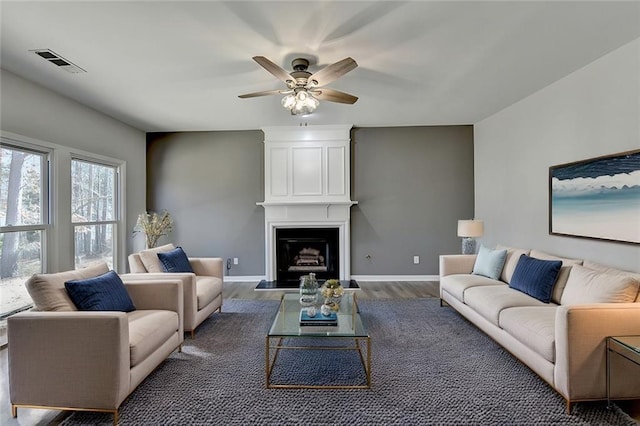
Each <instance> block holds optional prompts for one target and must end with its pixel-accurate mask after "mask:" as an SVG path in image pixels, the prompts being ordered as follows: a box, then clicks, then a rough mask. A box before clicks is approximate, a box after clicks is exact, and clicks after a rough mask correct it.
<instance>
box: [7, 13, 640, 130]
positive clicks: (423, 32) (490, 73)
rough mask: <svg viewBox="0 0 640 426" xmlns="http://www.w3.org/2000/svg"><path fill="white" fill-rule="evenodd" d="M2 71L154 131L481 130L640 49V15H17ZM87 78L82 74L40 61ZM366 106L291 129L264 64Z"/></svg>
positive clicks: (334, 110) (330, 106)
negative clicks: (302, 68)
mask: <svg viewBox="0 0 640 426" xmlns="http://www.w3.org/2000/svg"><path fill="white" fill-rule="evenodd" d="M0 7H1V10H0V12H1V33H0V35H1V37H2V42H1V56H0V64H1V65H2V68H4V69H6V70H9V71H11V72H13V73H16V74H18V75H20V76H22V77H24V78H26V79H28V80H31V81H34V82H37V83H39V84H41V85H43V86H45V87H47V88H49V89H51V90H53V91H55V92H58V93H60V94H63V95H65V96H68V97H70V98H72V99H75V100H77V101H78V102H81V103H83V104H86V105H88V106H90V107H92V108H94V109H96V110H98V111H102V112H103V113H105V114H107V115H109V116H112V117H114V118H116V119H117V120H120V121H122V122H125V123H128V124H130V125H132V126H134V127H136V128H139V129H141V130H145V131H194V130H228V129H259V128H261V127H263V126H274V125H297V124H298V123H300V122H306V123H308V124H354V125H356V126H400V125H442V124H472V123H476V122H478V121H479V120H482V119H484V118H486V117H488V116H490V115H492V114H494V113H496V112H498V111H500V110H501V109H503V108H505V107H507V106H509V105H511V104H512V103H514V102H516V101H518V100H520V99H522V98H524V97H526V96H528V95H530V94H531V93H533V92H535V91H537V90H539V89H541V88H543V87H545V86H547V85H549V84H550V83H552V82H554V81H556V80H558V79H560V78H562V77H564V76H566V75H567V74H569V73H571V72H573V71H575V70H577V69H579V68H581V67H583V66H584V65H586V64H588V63H589V62H592V61H593V60H595V59H597V58H599V57H601V56H603V55H605V54H606V53H608V52H610V51H612V50H614V49H616V48H617V47H620V46H622V45H623V44H626V43H628V42H629V41H631V40H634V39H636V38H638V37H640V2H638V1H623V2H611V1H603V2H594V1H568V2H559V1H554V2H540V1H532V2H525V1H512V2H507V1H497V2H484V1H473V2H461V1H444V2H435V1H419V2H397V1H393V2H342V1H332V2H328V1H325V2H318V1H310V2H266V1H248V2H217V1H199V2H185V1H156V2H149V1H146V2H142V1H105V2H82V1H75V2H60V1H47V2H10V1H2V2H1V3H0ZM42 48H48V49H51V50H53V51H55V52H56V53H58V54H60V55H61V56H63V57H65V58H66V59H68V60H70V61H72V62H73V63H75V64H76V65H78V66H80V67H82V68H84V69H85V70H87V73H86V74H70V73H67V72H65V71H63V70H62V69H59V68H58V67H56V66H54V65H52V64H50V63H48V62H46V61H44V60H43V59H41V58H40V57H38V56H37V55H35V54H34V53H32V52H29V50H32V49H42ZM256 55H261V56H266V57H267V58H269V59H271V60H272V61H273V62H275V63H277V64H278V65H281V66H282V67H283V68H285V69H287V70H291V67H290V62H291V59H293V58H294V57H298V56H304V57H307V58H310V59H311V60H312V64H314V65H312V66H311V67H310V71H312V72H313V71H316V70H318V69H319V68H320V67H323V66H326V65H328V64H331V63H333V62H336V61H338V60H340V59H343V58H345V57H348V56H351V57H353V58H354V59H355V60H356V61H357V62H358V64H359V67H358V68H356V69H355V70H353V71H351V72H350V73H348V74H347V75H345V76H344V77H342V78H340V79H339V80H337V81H335V82H333V83H331V84H330V85H328V87H331V88H334V89H337V90H341V91H345V92H348V93H351V94H354V95H356V96H358V97H359V98H360V99H359V101H358V102H357V103H356V104H354V105H344V104H335V103H330V102H322V103H321V104H320V107H319V108H318V109H317V111H316V112H315V113H314V114H313V115H311V116H308V117H305V118H300V117H293V116H291V115H290V114H289V113H288V111H286V110H285V109H284V108H282V106H281V105H280V97H279V96H268V97H261V98H253V99H239V98H238V95H240V94H243V93H248V92H256V91H262V90H272V89H280V88H284V84H283V83H281V82H279V81H278V80H277V79H276V78H275V77H274V76H272V75H271V74H269V73H268V72H267V71H265V70H264V69H262V68H261V67H260V66H258V64H257V63H255V62H254V61H253V60H252V59H251V57H252V56H256Z"/></svg>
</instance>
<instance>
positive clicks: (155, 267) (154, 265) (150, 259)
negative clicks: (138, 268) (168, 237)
mask: <svg viewBox="0 0 640 426" xmlns="http://www.w3.org/2000/svg"><path fill="white" fill-rule="evenodd" d="M174 248H175V247H174V246H173V244H165V245H163V246H160V247H156V248H152V249H147V250H142V251H141V252H140V260H141V261H142V264H143V265H144V267H145V268H146V269H147V272H164V269H163V268H162V263H161V262H160V259H158V253H164V252H167V251H171V250H173V249H174Z"/></svg>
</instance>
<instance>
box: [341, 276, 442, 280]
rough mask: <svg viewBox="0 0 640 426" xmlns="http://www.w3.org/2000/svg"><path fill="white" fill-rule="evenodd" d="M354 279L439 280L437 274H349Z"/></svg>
mask: <svg viewBox="0 0 640 426" xmlns="http://www.w3.org/2000/svg"><path fill="white" fill-rule="evenodd" d="M351 279H352V280H356V281H440V276H439V275H351Z"/></svg>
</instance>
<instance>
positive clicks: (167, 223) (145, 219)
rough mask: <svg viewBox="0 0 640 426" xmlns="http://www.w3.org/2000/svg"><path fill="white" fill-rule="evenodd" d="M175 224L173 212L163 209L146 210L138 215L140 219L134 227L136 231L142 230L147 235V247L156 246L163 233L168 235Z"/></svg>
mask: <svg viewBox="0 0 640 426" xmlns="http://www.w3.org/2000/svg"><path fill="white" fill-rule="evenodd" d="M172 226H173V219H172V218H171V214H170V213H169V212H168V211H166V210H162V211H160V212H159V213H156V212H145V213H141V214H140V215H138V221H137V222H136V226H135V227H134V228H133V232H134V233H138V232H142V233H144V235H145V239H146V240H145V241H146V245H147V248H154V247H156V245H157V244H158V240H159V239H160V237H162V236H163V235H167V234H168V233H169V232H170V231H171V228H172Z"/></svg>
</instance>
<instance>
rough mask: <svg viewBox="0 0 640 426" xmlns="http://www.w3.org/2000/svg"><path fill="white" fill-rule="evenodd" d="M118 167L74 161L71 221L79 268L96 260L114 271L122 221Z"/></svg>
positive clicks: (79, 160) (76, 260) (72, 164)
mask: <svg viewBox="0 0 640 426" xmlns="http://www.w3.org/2000/svg"><path fill="white" fill-rule="evenodd" d="M117 179H118V168H117V167H115V166H112V165H107V164H100V163H96V162H92V161H87V160H84V159H73V160H72V161H71V220H72V222H73V230H74V245H75V253H74V255H75V266H76V268H80V267H83V266H84V265H86V264H88V263H92V262H96V261H103V262H106V263H107V264H108V265H109V267H110V268H114V263H115V258H116V257H115V255H116V253H115V247H116V245H115V244H116V235H117V233H116V226H117V223H118V222H117V221H118V191H117V188H118V185H117Z"/></svg>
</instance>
